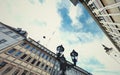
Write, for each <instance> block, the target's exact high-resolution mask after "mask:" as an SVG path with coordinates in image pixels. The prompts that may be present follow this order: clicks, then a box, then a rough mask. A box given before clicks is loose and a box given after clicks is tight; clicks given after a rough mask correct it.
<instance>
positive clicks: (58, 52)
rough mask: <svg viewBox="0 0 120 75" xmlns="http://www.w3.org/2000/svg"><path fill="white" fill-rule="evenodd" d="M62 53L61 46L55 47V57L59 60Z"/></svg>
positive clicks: (62, 48)
mask: <svg viewBox="0 0 120 75" xmlns="http://www.w3.org/2000/svg"><path fill="white" fill-rule="evenodd" d="M63 52H64V47H63V46H62V45H60V46H58V47H57V57H58V58H59V57H60V56H61V55H62V53H63Z"/></svg>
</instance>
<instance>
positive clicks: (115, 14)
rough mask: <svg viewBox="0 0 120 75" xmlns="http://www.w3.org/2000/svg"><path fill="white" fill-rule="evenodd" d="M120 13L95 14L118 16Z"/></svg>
mask: <svg viewBox="0 0 120 75" xmlns="http://www.w3.org/2000/svg"><path fill="white" fill-rule="evenodd" d="M119 15H120V13H113V14H102V15H97V16H100V17H101V16H119Z"/></svg>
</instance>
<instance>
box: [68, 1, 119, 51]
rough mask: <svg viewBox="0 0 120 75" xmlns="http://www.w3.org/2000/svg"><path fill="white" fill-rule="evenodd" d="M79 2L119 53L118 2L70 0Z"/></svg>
mask: <svg viewBox="0 0 120 75" xmlns="http://www.w3.org/2000/svg"><path fill="white" fill-rule="evenodd" d="M70 1H71V2H72V3H73V4H74V5H77V3H79V2H81V3H82V4H83V6H84V7H85V8H86V9H87V10H88V12H89V13H90V15H91V16H92V17H93V19H94V20H95V21H96V23H97V24H98V25H99V26H100V28H101V29H102V30H103V32H104V33H105V34H106V35H107V37H108V38H109V39H110V40H111V42H112V43H113V44H114V46H115V47H116V48H117V50H118V51H119V52H120V0H70Z"/></svg>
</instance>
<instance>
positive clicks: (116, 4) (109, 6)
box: [97, 2, 120, 11]
mask: <svg viewBox="0 0 120 75" xmlns="http://www.w3.org/2000/svg"><path fill="white" fill-rule="evenodd" d="M118 6H120V2H118V3H114V4H111V5H107V6H105V7H102V8H99V9H98V10H97V11H102V10H104V9H111V8H116V7H118Z"/></svg>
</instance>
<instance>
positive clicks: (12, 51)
mask: <svg viewBox="0 0 120 75" xmlns="http://www.w3.org/2000/svg"><path fill="white" fill-rule="evenodd" d="M15 51H16V49H14V48H13V49H11V50H9V51H8V53H9V54H12V53H14V52H15Z"/></svg>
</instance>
